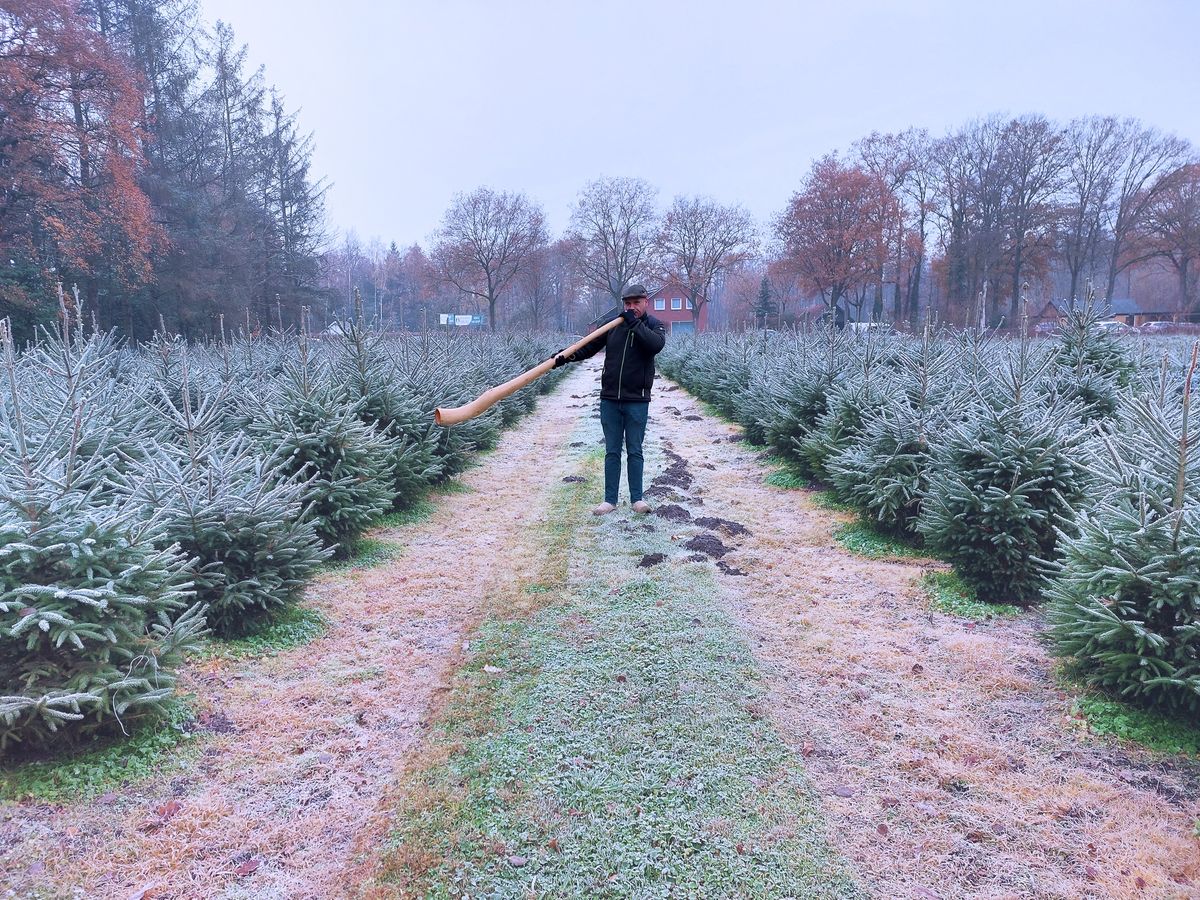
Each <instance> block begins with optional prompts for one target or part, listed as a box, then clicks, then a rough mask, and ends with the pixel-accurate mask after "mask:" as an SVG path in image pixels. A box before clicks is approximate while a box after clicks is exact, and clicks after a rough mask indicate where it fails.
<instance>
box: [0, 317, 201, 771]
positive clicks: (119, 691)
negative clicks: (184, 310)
mask: <svg viewBox="0 0 1200 900" xmlns="http://www.w3.org/2000/svg"><path fill="white" fill-rule="evenodd" d="M68 340H69V337H67V336H64V337H63V339H62V340H61V342H60V345H59V346H58V347H57V348H56V350H55V349H51V350H46V351H45V353H49V354H51V355H52V356H54V357H55V358H56V359H57V360H59V361H65V362H64V364H63V365H62V366H61V367H60V368H56V369H53V370H41V371H42V373H43V374H44V376H45V377H44V378H41V379H39V378H33V377H24V378H22V377H21V375H20V374H19V366H18V364H17V361H16V356H15V353H14V351H13V347H12V340H11V335H10V334H9V333H8V332H7V325H6V323H0V353H2V355H3V373H2V375H0V387H2V388H3V397H2V398H0V749H2V748H5V747H7V746H8V745H10V744H12V743H14V742H25V743H26V744H27V745H30V746H36V745H41V744H45V743H47V742H49V741H51V740H53V739H56V738H58V737H63V736H65V737H66V738H67V739H69V740H74V739H77V738H78V737H79V736H81V735H83V734H85V733H89V732H92V731H95V730H97V729H100V728H104V727H108V726H111V725H113V724H114V723H115V724H116V725H118V726H120V727H122V728H124V727H127V726H128V725H129V724H130V723H131V722H133V721H134V720H136V719H139V718H142V717H146V716H150V715H153V714H154V713H156V712H160V711H161V710H162V707H163V704H164V703H165V702H166V701H167V700H168V699H169V698H170V697H171V695H172V693H173V690H174V685H175V674H174V668H175V666H176V665H177V664H178V663H179V662H180V661H181V658H182V655H183V652H184V651H185V650H186V649H188V648H190V647H192V646H194V645H195V643H196V641H197V639H198V638H199V636H200V635H201V634H202V633H203V630H204V617H203V607H202V606H200V605H199V604H196V605H192V606H191V607H190V608H189V606H188V603H189V601H190V599H191V592H190V590H189V588H190V585H189V583H188V581H187V577H186V559H185V558H184V557H183V556H182V554H181V553H180V552H179V551H178V549H177V548H176V547H174V546H166V547H164V546H162V544H163V543H164V542H163V541H162V536H163V535H162V527H163V526H162V520H161V518H159V517H158V516H156V515H152V516H151V517H149V518H146V517H144V516H143V509H142V507H141V505H140V504H136V503H132V502H129V501H128V500H124V499H122V498H121V497H120V496H119V494H117V493H116V492H114V491H112V490H110V488H109V476H110V473H111V472H112V471H113V469H114V465H115V462H114V451H113V450H112V449H111V448H113V447H119V446H120V445H121V444H122V439H121V438H120V437H119V436H118V435H116V434H112V435H109V434H105V433H103V431H101V430H91V431H89V429H88V426H87V425H86V424H85V423H87V422H88V421H89V420H93V421H94V420H102V421H105V422H106V427H107V429H108V430H111V431H113V432H117V431H118V430H119V429H120V427H121V426H122V424H126V425H129V426H130V427H131V428H136V427H138V425H139V423H138V422H137V421H134V422H129V423H122V422H120V421H119V419H118V418H117V417H116V416H114V414H113V413H112V412H111V410H109V411H106V410H105V409H104V407H105V406H106V405H108V406H110V407H112V406H116V407H117V408H120V404H119V403H117V402H116V401H117V400H118V399H119V398H117V397H112V396H108V395H105V394H104V393H102V392H98V391H96V390H94V388H95V387H96V386H97V385H98V384H100V383H102V381H103V377H104V376H103V374H102V369H103V362H104V358H103V356H99V355H96V354H94V353H92V350H94V349H95V348H94V347H84V348H77V349H72V348H71V347H70V346H69V345H67V344H66V342H67V341H68ZM38 358H39V359H42V360H44V359H45V358H46V357H45V356H39V357H38ZM35 371H36V370H35ZM25 375H26V376H29V375H30V372H29V371H27V372H26V373H25ZM31 410H37V411H38V414H37V415H36V416H30V415H29V414H28V413H29V412H30V411H31ZM89 435H90V436H91V437H93V438H95V440H94V441H92V442H90V444H91V446H90V447H89V449H88V450H87V451H86V452H84V451H83V450H81V447H82V446H83V445H84V443H85V438H87V437H88V436H89Z"/></svg>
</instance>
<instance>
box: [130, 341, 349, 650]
mask: <svg viewBox="0 0 1200 900" xmlns="http://www.w3.org/2000/svg"><path fill="white" fill-rule="evenodd" d="M226 390H227V389H226V388H225V387H224V386H220V387H218V389H217V390H216V392H215V393H214V394H212V395H210V396H203V395H202V394H201V393H199V392H198V391H196V389H195V388H194V386H193V385H192V383H191V379H190V367H189V366H188V365H187V363H186V362H183V363H182V364H181V365H180V368H179V390H178V392H177V396H178V397H179V401H180V402H179V405H178V406H176V405H175V403H174V402H173V400H172V398H171V397H170V396H169V394H168V392H167V390H166V389H164V388H162V387H161V386H160V395H159V405H160V409H161V415H162V418H163V420H164V422H165V426H166V430H167V432H168V433H169V434H170V435H171V437H172V438H173V440H171V441H168V442H166V443H164V444H163V445H162V446H160V447H159V448H158V450H157V451H156V452H155V453H154V454H153V455H152V456H150V457H149V458H148V459H147V461H146V462H145V463H144V464H143V465H142V466H141V467H140V470H139V471H138V472H137V473H135V477H134V478H132V479H130V480H129V490H130V493H131V495H133V496H134V498H135V499H138V500H141V501H143V502H144V503H146V505H147V507H148V509H152V510H156V511H157V513H158V515H159V516H160V517H161V518H162V520H163V537H162V538H161V540H160V543H162V544H163V545H169V544H172V543H173V544H178V545H179V547H180V548H181V549H182V550H183V552H184V553H185V554H186V555H187V557H188V558H189V559H190V560H191V564H190V571H191V575H192V580H193V586H194V590H195V591H196V596H197V599H198V600H199V601H201V602H202V603H205V604H206V605H207V606H208V614H207V618H208V622H209V625H210V626H211V627H212V628H213V630H214V631H217V632H218V633H220V634H223V635H233V634H239V633H244V632H245V631H247V630H249V629H251V628H252V627H254V626H255V624H256V623H257V622H259V621H260V620H261V619H262V618H263V617H264V616H266V615H268V614H270V613H272V612H275V611H277V610H278V609H279V608H280V607H282V606H285V605H288V604H291V603H294V602H295V601H296V600H298V599H299V598H300V596H301V595H302V593H303V591H304V586H305V583H306V582H307V580H308V579H309V578H310V577H311V576H312V574H313V572H314V571H315V570H316V567H317V566H318V565H319V564H320V563H321V561H322V560H324V559H325V558H326V557H327V556H328V555H329V551H327V550H324V549H322V546H321V541H320V538H319V537H318V536H317V533H316V529H315V526H314V524H313V522H312V521H311V520H310V519H309V518H308V517H307V516H306V515H305V512H306V510H305V505H304V502H305V495H306V491H307V490H308V485H307V484H306V483H305V482H304V481H302V480H301V478H300V476H298V475H291V476H288V475H285V474H282V473H279V472H277V471H276V470H275V469H274V468H272V467H271V466H269V464H268V460H267V457H266V456H265V455H262V454H260V453H257V452H255V451H256V448H255V447H254V446H253V445H252V444H251V443H250V442H249V441H248V440H247V439H246V438H245V437H244V436H243V435H240V434H233V435H231V434H227V433H225V432H224V431H222V430H221V425H222V423H223V421H224V419H225V417H226V414H225V413H224V411H223V409H224V407H225V406H226V405H227V398H226ZM193 398H195V401H194V402H196V403H197V404H198V406H197V407H195V408H194V407H193V405H192V404H193Z"/></svg>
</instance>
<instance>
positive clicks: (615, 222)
mask: <svg viewBox="0 0 1200 900" xmlns="http://www.w3.org/2000/svg"><path fill="white" fill-rule="evenodd" d="M657 195H658V191H657V190H656V189H655V188H653V187H651V185H650V184H649V183H648V182H646V181H643V180H642V179H640V178H598V179H596V180H595V181H593V182H591V183H590V184H588V185H587V186H586V187H585V188H584V189H583V190H582V191H580V193H579V199H578V200H577V201H576V202H575V206H574V208H573V209H572V210H571V225H570V228H569V230H568V235H567V237H568V239H569V240H570V241H571V244H572V246H573V247H574V248H575V265H576V267H577V268H578V270H579V274H580V275H581V276H582V277H583V279H584V280H585V281H586V282H587V283H588V284H590V285H592V286H593V287H594V288H596V290H598V291H604V292H607V293H609V294H611V295H612V297H613V299H614V300H620V299H621V291H622V290H624V289H625V286H626V285H628V284H629V283H630V282H632V281H633V280H634V278H635V277H636V276H637V273H638V271H639V270H640V269H641V267H642V265H643V264H644V263H645V262H646V257H647V253H648V252H649V250H650V247H651V242H652V240H653V238H654V232H655V228H656V226H657V224H658V213H657V210H656V209H655V198H656V197H657Z"/></svg>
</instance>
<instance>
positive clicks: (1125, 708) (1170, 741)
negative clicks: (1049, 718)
mask: <svg viewBox="0 0 1200 900" xmlns="http://www.w3.org/2000/svg"><path fill="white" fill-rule="evenodd" d="M1072 711H1073V712H1074V713H1075V714H1076V715H1080V716H1082V717H1083V718H1085V719H1086V720H1087V723H1088V727H1089V728H1090V729H1091V730H1092V731H1093V732H1095V733H1096V734H1105V735H1113V736H1114V737H1118V738H1121V739H1122V740H1126V741H1133V742H1134V743H1137V744H1141V745H1142V746H1143V747H1148V748H1149V749H1151V750H1157V751H1158V752H1160V753H1186V754H1188V755H1190V756H1195V755H1197V754H1200V725H1197V724H1196V723H1193V722H1188V721H1185V720H1184V719H1181V718H1178V717H1174V716H1169V715H1166V714H1164V713H1160V712H1155V711H1154V710H1150V709H1143V708H1141V707H1138V706H1131V705H1129V704H1128V703H1122V702H1121V701H1120V700H1115V699H1113V698H1111V697H1106V696H1103V695H1101V694H1094V693H1089V694H1085V695H1083V696H1082V697H1079V698H1078V699H1077V700H1076V701H1075V703H1074V706H1073V710H1072Z"/></svg>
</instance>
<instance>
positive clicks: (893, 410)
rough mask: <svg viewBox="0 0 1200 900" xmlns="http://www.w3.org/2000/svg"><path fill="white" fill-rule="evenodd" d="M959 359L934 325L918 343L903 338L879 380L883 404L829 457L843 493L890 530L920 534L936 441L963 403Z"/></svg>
mask: <svg viewBox="0 0 1200 900" xmlns="http://www.w3.org/2000/svg"><path fill="white" fill-rule="evenodd" d="M959 359H960V357H959V356H958V354H957V353H955V352H953V348H946V347H945V345H944V343H943V342H942V341H940V340H937V339H935V336H934V335H933V333H932V331H931V330H930V329H929V328H926V329H925V331H924V333H923V335H922V339H921V342H920V344H918V345H916V346H907V345H898V346H897V347H896V348H895V364H894V366H889V367H888V368H887V369H885V374H884V375H883V376H882V377H881V378H879V379H878V382H879V383H878V386H877V390H878V392H879V394H880V397H881V403H880V405H879V407H878V410H877V411H876V412H875V413H874V414H872V415H868V416H866V417H864V419H863V421H862V425H861V428H860V433H859V435H858V437H857V438H856V439H855V440H854V442H853V443H852V444H850V445H849V446H848V447H846V448H845V449H843V450H841V451H840V452H838V453H837V454H836V455H834V456H833V457H832V458H830V459H829V461H828V462H827V463H826V469H827V471H828V474H829V480H830V483H831V484H832V485H833V487H834V490H835V491H836V493H837V494H838V496H839V497H840V498H841V499H842V500H844V501H845V502H847V503H851V504H853V505H854V506H857V507H858V508H859V509H861V510H862V511H863V512H864V513H865V514H866V515H867V516H869V517H870V518H871V519H872V520H873V521H874V522H875V523H876V524H877V525H878V526H879V527H880V528H882V529H883V530H885V531H892V532H896V533H902V534H905V535H907V536H909V537H915V536H917V528H916V525H917V517H918V515H919V513H920V509H921V503H922V501H923V499H924V497H925V494H926V493H927V492H928V488H929V476H930V471H931V467H932V465H933V446H934V445H935V444H936V443H937V442H938V441H939V440H940V438H941V435H942V433H943V431H944V430H945V427H946V419H947V412H948V410H949V409H951V408H961V404H959V403H955V402H954V401H953V399H951V394H950V391H949V390H948V388H947V383H948V382H949V379H948V378H947V377H946V376H947V373H948V371H950V370H957V368H958V363H959Z"/></svg>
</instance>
